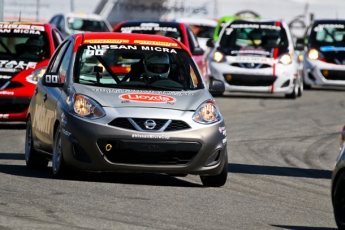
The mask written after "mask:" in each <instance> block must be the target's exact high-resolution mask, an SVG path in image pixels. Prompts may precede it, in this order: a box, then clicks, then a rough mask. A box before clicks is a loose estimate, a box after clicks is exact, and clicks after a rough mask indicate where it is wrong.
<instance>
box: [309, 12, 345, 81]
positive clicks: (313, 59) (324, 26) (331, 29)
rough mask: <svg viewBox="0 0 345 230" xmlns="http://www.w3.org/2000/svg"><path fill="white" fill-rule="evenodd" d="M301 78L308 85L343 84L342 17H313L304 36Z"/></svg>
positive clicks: (344, 22)
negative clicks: (313, 19)
mask: <svg viewBox="0 0 345 230" xmlns="http://www.w3.org/2000/svg"><path fill="white" fill-rule="evenodd" d="M306 41H307V42H306V52H304V57H303V66H304V72H303V78H304V85H305V87H306V88H310V87H312V86H341V87H344V86H345V20H335V19H334V20H321V19H320V20H315V21H314V22H313V24H312V26H311V27H310V28H309V30H308V33H307V36H306Z"/></svg>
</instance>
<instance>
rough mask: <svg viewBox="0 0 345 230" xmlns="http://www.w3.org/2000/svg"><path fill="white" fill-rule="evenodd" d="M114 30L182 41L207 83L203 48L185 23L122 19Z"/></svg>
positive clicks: (207, 83)
mask: <svg viewBox="0 0 345 230" xmlns="http://www.w3.org/2000/svg"><path fill="white" fill-rule="evenodd" d="M113 31H114V32H120V33H136V34H138V33H140V34H155V35H163V36H167V37H172V38H175V39H177V40H179V41H180V42H182V43H183V44H184V45H185V46H186V47H187V48H188V49H189V51H190V52H191V53H192V55H193V59H194V60H195V62H196V64H197V65H198V67H199V70H200V73H201V75H202V76H203V77H204V80H205V83H206V85H207V86H208V85H209V77H208V68H207V63H206V58H205V55H204V50H203V49H202V48H201V47H200V45H199V43H198V39H197V37H196V35H195V34H194V33H193V31H192V29H191V28H190V27H189V26H188V25H187V24H185V23H180V22H172V21H170V22H166V21H154V20H153V21H140V20H139V21H123V22H120V23H119V24H117V25H116V26H115V27H114V30H113Z"/></svg>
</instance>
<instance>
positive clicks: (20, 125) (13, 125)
mask: <svg viewBox="0 0 345 230" xmlns="http://www.w3.org/2000/svg"><path fill="white" fill-rule="evenodd" d="M0 129H13V130H15V129H19V130H22V129H26V123H25V122H0Z"/></svg>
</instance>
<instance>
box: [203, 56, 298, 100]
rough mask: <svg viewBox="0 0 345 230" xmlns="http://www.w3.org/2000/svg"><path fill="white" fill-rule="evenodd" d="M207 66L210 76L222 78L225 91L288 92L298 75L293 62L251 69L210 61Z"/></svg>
mask: <svg viewBox="0 0 345 230" xmlns="http://www.w3.org/2000/svg"><path fill="white" fill-rule="evenodd" d="M209 66H210V71H211V76H212V77H213V78H216V79H219V80H222V81H223V82H224V84H225V90H227V91H239V92H257V93H282V94H289V93H292V92H293V89H294V85H295V83H296V80H297V78H298V76H299V74H298V68H297V67H296V65H294V64H291V65H283V64H280V63H278V64H276V65H275V66H274V67H267V68H259V69H255V68H253V69H251V68H241V67H234V66H231V65H229V63H227V62H225V63H224V62H223V63H217V62H214V61H210V64H209Z"/></svg>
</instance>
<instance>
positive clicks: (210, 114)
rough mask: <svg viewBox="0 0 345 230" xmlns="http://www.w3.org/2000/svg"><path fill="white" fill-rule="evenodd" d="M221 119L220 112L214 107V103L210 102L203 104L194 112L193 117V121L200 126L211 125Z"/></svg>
mask: <svg viewBox="0 0 345 230" xmlns="http://www.w3.org/2000/svg"><path fill="white" fill-rule="evenodd" d="M220 119H221V115H220V112H219V110H218V108H217V106H216V103H215V102H214V101H212V100H209V101H206V102H204V103H203V104H202V105H201V106H199V108H198V109H197V110H196V111H195V113H194V115H193V121H195V122H198V123H202V124H211V123H214V122H217V121H219V120H220Z"/></svg>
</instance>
